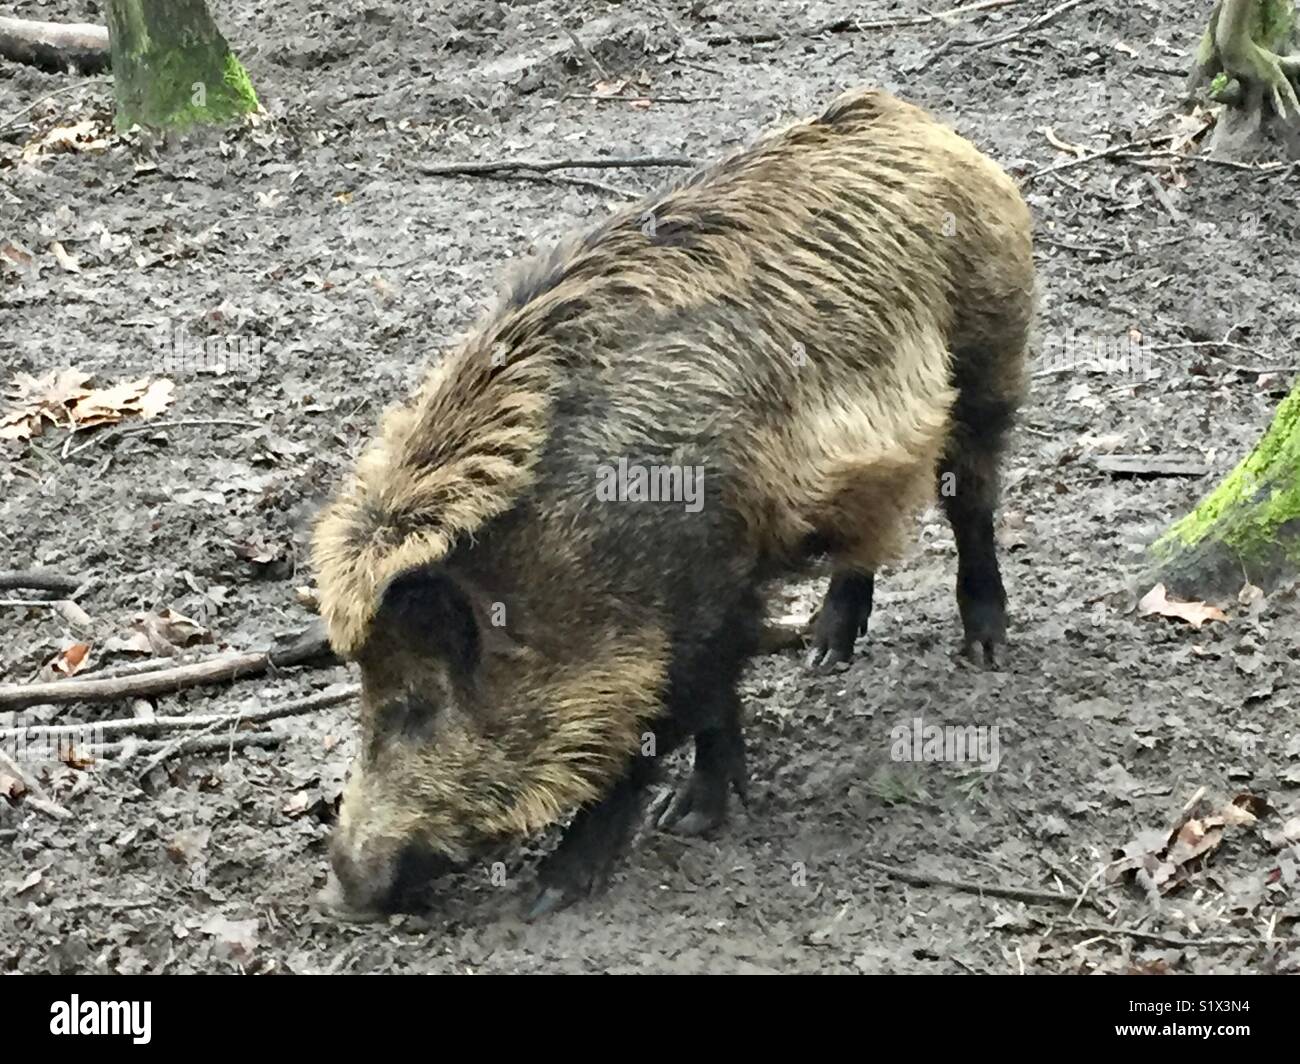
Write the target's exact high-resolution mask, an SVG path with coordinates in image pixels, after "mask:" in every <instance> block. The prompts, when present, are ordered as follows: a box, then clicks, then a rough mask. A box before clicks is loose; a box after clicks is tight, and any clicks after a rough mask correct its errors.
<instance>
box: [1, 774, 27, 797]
mask: <svg viewBox="0 0 1300 1064" xmlns="http://www.w3.org/2000/svg"><path fill="white" fill-rule="evenodd" d="M26 793H27V784H25V783H24V782H23V781H22V780H20V779H19V778H18V777H17V776H11V775H9V774H8V773H7V772H0V797H3V798H8V799H9V801H11V802H16V801H18V799H19V798H21V797H22V796H23V795H24V794H26Z"/></svg>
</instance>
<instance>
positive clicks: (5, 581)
mask: <svg viewBox="0 0 1300 1064" xmlns="http://www.w3.org/2000/svg"><path fill="white" fill-rule="evenodd" d="M84 583H85V579H84V578H83V577H80V576H65V575H64V574H62V573H55V572H51V571H50V570H49V569H25V570H24V569H3V570H0V591H13V590H15V589H16V588H27V589H29V590H31V591H62V592H64V593H66V594H71V593H72V592H74V591H76V590H77V588H79V587H81V585H82V584H84Z"/></svg>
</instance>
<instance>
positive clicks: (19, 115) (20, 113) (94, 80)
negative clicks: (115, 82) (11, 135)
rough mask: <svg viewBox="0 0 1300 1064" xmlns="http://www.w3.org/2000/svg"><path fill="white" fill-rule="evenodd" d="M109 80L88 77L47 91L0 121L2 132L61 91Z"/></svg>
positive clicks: (100, 83)
mask: <svg viewBox="0 0 1300 1064" xmlns="http://www.w3.org/2000/svg"><path fill="white" fill-rule="evenodd" d="M108 80H109V79H108V78H87V79H86V80H85V81H78V82H76V83H75V84H72V85H64V86H63V87H62V88H61V89H55V90H54V91H53V92H47V93H46V94H45V95H44V96H42V97H40V99H37V100H33V101H32V102H31V103H29V104H28V105H27V106H26V107H24V108H23V109H22V110H21V111H15V112H14V113H13V114H11V115H10V116H9V117H8V118H6V119H5V120H4V121H3V122H0V132H3V131H4V130H6V129H8V128H9V127H10V126H12V125H13V124H14V123H15V122H17V121H18V119H20V118H22V116H23V115H25V114H27V112H28V111H32V110H34V109H35V108H37V107H39V106H40V105H41V104H43V103H44V102H45V101H46V100H51V99H53V98H54V97H55V96H58V95H60V94H61V93H65V92H71V91H72V90H73V89H84V88H85V87H86V86H87V85H102V84H106V83H107V82H108Z"/></svg>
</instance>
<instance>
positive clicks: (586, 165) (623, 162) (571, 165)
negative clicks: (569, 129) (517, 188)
mask: <svg viewBox="0 0 1300 1064" xmlns="http://www.w3.org/2000/svg"><path fill="white" fill-rule="evenodd" d="M694 165H695V160H694V159H687V158H684V157H683V156H680V155H633V156H629V157H628V158H625V159H619V158H613V157H608V158H600V159H495V160H490V161H486V162H477V163H475V162H464V163H433V164H417V165H416V166H415V167H414V169H416V170H417V171H419V172H420V173H422V174H428V175H429V176H430V177H442V176H445V175H448V174H467V175H468V174H494V173H497V172H499V171H501V170H531V171H533V172H534V173H538V174H547V173H550V172H551V171H552V170H565V169H573V170H617V169H618V168H620V167H629V168H631V167H641V166H683V167H692V166H694Z"/></svg>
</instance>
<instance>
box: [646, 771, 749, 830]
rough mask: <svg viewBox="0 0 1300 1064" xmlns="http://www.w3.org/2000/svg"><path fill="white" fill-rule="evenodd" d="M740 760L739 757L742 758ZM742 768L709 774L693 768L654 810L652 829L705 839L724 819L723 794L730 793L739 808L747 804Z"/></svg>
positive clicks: (747, 797)
mask: <svg viewBox="0 0 1300 1064" xmlns="http://www.w3.org/2000/svg"><path fill="white" fill-rule="evenodd" d="M742 757H743V755H742ZM745 776H746V773H745V766H744V763H743V760H742V762H741V763H740V765H739V766H734V768H733V769H728V770H725V771H724V770H721V769H720V768H717V769H714V770H712V771H710V770H708V769H705V770H701V769H700V768H698V767H697V768H696V769H695V771H694V772H692V773H691V778H690V781H689V782H688V783H687V784H686V786H685V787H682V788H681V789H679V790H678V791H677V792H676V793H675V794H674V793H672V792H669V794H668V795H666V796H665V798H664V800H662V801H661V802H660V803H659V804H658V805H657V807H656V809H655V810H654V812H655V813H657V814H658V815H657V816H656V818H655V826H656V827H659V828H662V829H664V830H667V831H672V832H673V833H674V834H675V835H707V834H708V833H709V832H711V831H715V830H717V829H718V828H719V827H721V826H722V824H723V823H724V822H725V821H726V819H727V790H728V788H731V789H734V790H735V792H736V797H737V798H739V799H740V804H741V805H748V804H749V796H748V791H747V789H746V779H745Z"/></svg>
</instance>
